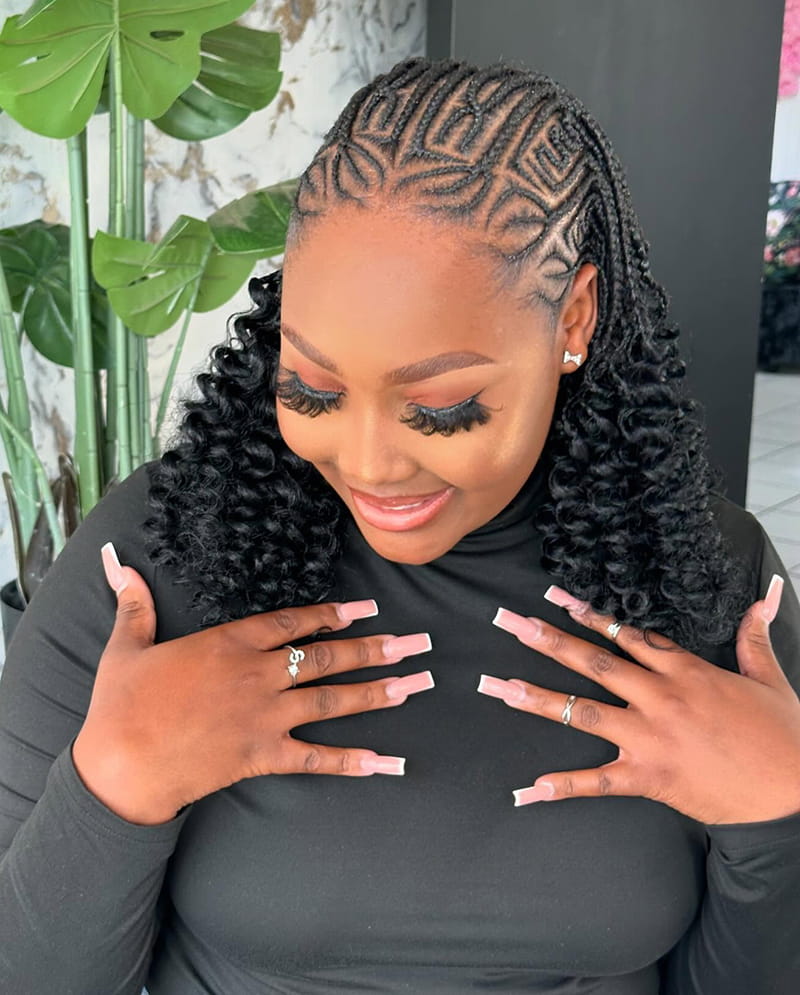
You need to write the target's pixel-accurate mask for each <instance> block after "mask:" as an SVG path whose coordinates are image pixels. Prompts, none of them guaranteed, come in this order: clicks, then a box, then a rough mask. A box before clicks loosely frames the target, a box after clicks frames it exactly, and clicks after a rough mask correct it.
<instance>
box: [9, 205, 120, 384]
mask: <svg viewBox="0 0 800 995" xmlns="http://www.w3.org/2000/svg"><path fill="white" fill-rule="evenodd" d="M0 265H2V267H3V271H4V272H5V275H6V280H7V281H8V290H9V294H10V295H11V305H12V307H13V308H14V310H15V311H17V312H18V313H19V315H20V317H21V328H22V331H23V333H24V334H25V335H27V336H28V338H29V339H30V340H31V342H32V343H33V345H34V348H36V349H37V350H38V352H40V353H41V354H42V355H43V356H46V357H47V359H49V360H51V361H52V362H54V363H59V364H60V365H61V366H70V367H71V366H72V365H73V345H74V334H73V329H72V304H71V288H70V266H69V228H67V227H65V226H64V225H48V224H46V223H45V222H44V221H30V222H28V224H25V225H17V226H16V227H15V228H4V229H2V230H0ZM91 306H92V346H93V356H94V364H95V366H96V367H97V368H98V369H105V368H106V367H107V366H108V334H107V321H106V316H107V310H106V299H105V294H104V293H103V291H102V290H101V289H100V287H99V286H98V285H97V284H96V283H95V284H94V285H93V286H92V294H91Z"/></svg>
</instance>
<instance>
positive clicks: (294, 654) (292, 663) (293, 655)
mask: <svg viewBox="0 0 800 995" xmlns="http://www.w3.org/2000/svg"><path fill="white" fill-rule="evenodd" d="M284 648H285V649H287V650H289V665H288V667H287V668H286V669H287V670H288V671H289V676H290V677H291V679H292V687H293V688H296V687H297V675H298V674H299V673H300V668H299V667H298V664H299V663H302V662H303V660H305V658H306V655H305V653H304V652H303V651H302V650H297V649H295V648H294V646H289V645H288V644H287V645H286V646H285V647H284Z"/></svg>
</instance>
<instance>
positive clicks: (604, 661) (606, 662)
mask: <svg viewBox="0 0 800 995" xmlns="http://www.w3.org/2000/svg"><path fill="white" fill-rule="evenodd" d="M616 665H617V661H616V658H615V657H614V656H613V654H611V653H609V652H608V650H598V652H596V653H593V654H592V656H591V658H590V660H589V670H591V672H592V673H594V674H599V675H600V676H604V675H607V674H610V673H611V671H612V670H613V669H614V668H615V667H616Z"/></svg>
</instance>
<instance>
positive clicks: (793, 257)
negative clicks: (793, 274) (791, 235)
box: [783, 245, 800, 266]
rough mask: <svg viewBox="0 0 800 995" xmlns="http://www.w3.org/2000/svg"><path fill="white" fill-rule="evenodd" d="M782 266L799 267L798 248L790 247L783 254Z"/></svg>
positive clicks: (799, 248) (799, 255)
mask: <svg viewBox="0 0 800 995" xmlns="http://www.w3.org/2000/svg"><path fill="white" fill-rule="evenodd" d="M783 264H784V266H800V246H798V245H795V246H792V248H791V249H787V250H786V252H784V253H783Z"/></svg>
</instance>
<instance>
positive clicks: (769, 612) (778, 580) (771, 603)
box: [762, 574, 784, 623]
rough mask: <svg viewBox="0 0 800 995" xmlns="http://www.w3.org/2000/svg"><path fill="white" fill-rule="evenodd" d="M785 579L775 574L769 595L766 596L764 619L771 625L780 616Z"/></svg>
mask: <svg viewBox="0 0 800 995" xmlns="http://www.w3.org/2000/svg"><path fill="white" fill-rule="evenodd" d="M783 584H784V581H783V577H781V575H780V574H773V575H772V579H771V580H770V582H769V587H768V588H767V593H766V595H765V596H764V607H763V609H762V610H763V612H764V618H765V619H766V620H767V622H769V623H771V622H774V621H775V618H776V616H777V614H778V608H779V607H780V603H781V595H782V594H783Z"/></svg>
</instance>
